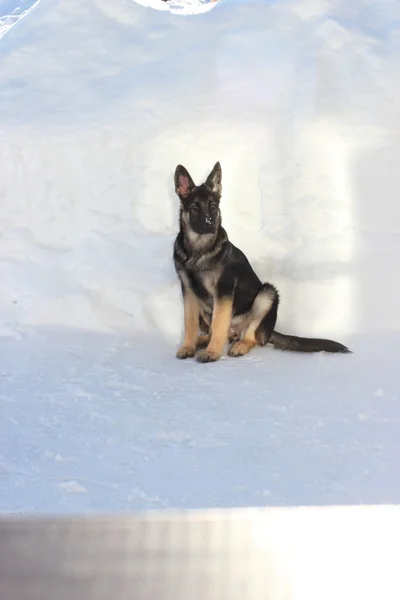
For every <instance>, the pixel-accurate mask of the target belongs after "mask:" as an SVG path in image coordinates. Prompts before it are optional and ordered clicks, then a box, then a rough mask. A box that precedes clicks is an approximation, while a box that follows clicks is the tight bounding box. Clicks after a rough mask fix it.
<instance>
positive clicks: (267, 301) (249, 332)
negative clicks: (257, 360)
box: [228, 283, 279, 356]
mask: <svg viewBox="0 0 400 600" xmlns="http://www.w3.org/2000/svg"><path fill="white" fill-rule="evenodd" d="M278 302H279V297H278V292H277V290H276V289H275V288H274V287H273V286H272V285H270V284H269V283H264V284H263V286H262V288H261V290H260V291H259V292H258V294H257V296H256V297H255V299H254V302H253V306H252V308H251V317H250V323H249V325H248V327H247V329H246V331H245V333H244V335H243V337H242V339H240V340H239V341H237V342H235V343H233V344H232V345H231V347H230V348H229V351H228V354H229V356H244V355H245V354H247V353H248V352H250V350H252V349H253V348H254V347H255V346H257V344H260V341H263V340H264V338H265V339H266V341H265V342H263V343H262V344H260V345H264V344H266V343H267V341H268V340H267V336H268V339H269V338H270V336H271V334H272V332H273V330H274V327H275V322H276V318H277V314H278ZM260 331H262V332H263V333H264V338H262V336H261V335H260ZM267 332H269V334H267ZM261 338H262V339H261Z"/></svg>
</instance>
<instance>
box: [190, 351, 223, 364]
mask: <svg viewBox="0 0 400 600" xmlns="http://www.w3.org/2000/svg"><path fill="white" fill-rule="evenodd" d="M220 357H221V355H220V354H218V353H217V352H212V350H203V351H202V352H200V353H199V354H198V355H197V356H196V360H197V362H200V363H209V362H215V361H216V360H218V359H219V358H220Z"/></svg>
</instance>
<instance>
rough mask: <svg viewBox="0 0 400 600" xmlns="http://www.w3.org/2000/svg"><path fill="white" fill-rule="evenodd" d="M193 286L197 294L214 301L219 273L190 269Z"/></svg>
mask: <svg viewBox="0 0 400 600" xmlns="http://www.w3.org/2000/svg"><path fill="white" fill-rule="evenodd" d="M188 275H189V279H190V283H191V288H192V289H193V291H194V293H195V294H196V296H198V297H199V298H201V299H203V300H206V299H209V300H210V301H212V299H213V297H214V295H215V290H216V285H217V282H218V273H216V272H215V271H196V270H193V271H189V272H188Z"/></svg>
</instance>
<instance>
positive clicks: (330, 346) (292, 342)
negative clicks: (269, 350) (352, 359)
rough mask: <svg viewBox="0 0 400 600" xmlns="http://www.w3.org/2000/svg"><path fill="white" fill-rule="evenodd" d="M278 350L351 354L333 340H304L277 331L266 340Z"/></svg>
mask: <svg viewBox="0 0 400 600" xmlns="http://www.w3.org/2000/svg"><path fill="white" fill-rule="evenodd" d="M268 343H269V344H272V345H273V346H274V347H275V348H277V349H278V350H292V351H294V352H341V353H343V354H348V353H351V350H349V349H348V348H347V347H346V346H343V344H340V343H339V342H334V341H333V340H325V339H320V338H304V337H297V336H295V335H285V334H284V333H279V332H278V331H273V332H272V334H271V337H270V338H269V340H268Z"/></svg>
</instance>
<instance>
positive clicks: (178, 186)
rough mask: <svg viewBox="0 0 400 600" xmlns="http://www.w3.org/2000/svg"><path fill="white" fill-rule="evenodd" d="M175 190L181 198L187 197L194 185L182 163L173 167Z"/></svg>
mask: <svg viewBox="0 0 400 600" xmlns="http://www.w3.org/2000/svg"><path fill="white" fill-rule="evenodd" d="M174 179H175V192H176V193H177V194H178V196H179V198H180V199H181V200H184V199H185V198H187V197H188V196H189V194H190V192H191V191H192V189H193V188H194V187H195V185H194V182H193V179H192V178H191V177H190V175H189V173H188V171H187V170H186V169H185V167H183V166H182V165H178V166H177V167H176V169H175V177H174Z"/></svg>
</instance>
